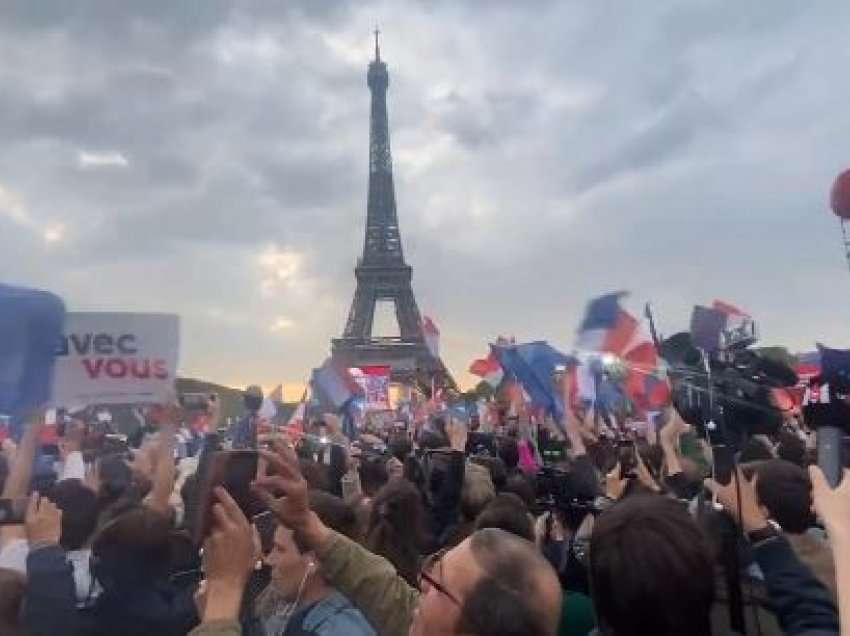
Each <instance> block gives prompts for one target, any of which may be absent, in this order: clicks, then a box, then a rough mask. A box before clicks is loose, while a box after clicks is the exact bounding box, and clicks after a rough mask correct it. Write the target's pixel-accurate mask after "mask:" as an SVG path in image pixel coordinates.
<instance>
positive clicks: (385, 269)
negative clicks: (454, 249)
mask: <svg viewBox="0 0 850 636" xmlns="http://www.w3.org/2000/svg"><path fill="white" fill-rule="evenodd" d="M378 35H379V31H378V30H377V29H376V30H375V59H374V60H372V61H371V62H370V63H369V71H368V73H367V75H366V78H367V84H368V85H369V90H370V91H371V93H372V111H371V116H370V129H369V197H368V203H367V211H366V238H365V241H364V244H363V256H362V257H361V258H360V259H359V260H358V262H357V267H356V268H355V269H354V273H355V276H356V278H357V289H356V291H355V292H354V301H353V302H352V303H351V310H350V312H349V314H348V322H347V323H346V325H345V331H344V332H343V335H342V338H336V339H334V340H333V344H332V355H333V357H334V359H336V360H338V361H340V362H342V363H344V364H345V365H346V366H349V367H354V366H357V367H359V366H370V365H385V366H389V367H391V368H392V380H393V381H394V382H402V383H412V382H418V383H420V384H423V385H425V386H434V385H436V386H452V387H453V386H454V381H453V380H452V378H451V376H450V374H449V373H448V371H447V369H446V367H445V366H444V365H443V363H442V361H441V360H440V359H439V358H437V357H435V356H433V355H432V354H431V352H430V351H429V349H428V347H427V345H426V344H425V337H424V334H423V332H422V318H421V316H420V314H419V307H418V306H417V304H416V298H415V297H414V295H413V288H412V287H411V285H410V283H411V278H412V275H413V269H412V268H411V267H410V265H408V264H407V263H406V262H405V260H404V253H403V251H402V245H401V234H400V233H399V228H398V215H397V213H396V202H395V188H394V186H393V164H392V155H391V154H390V130H389V121H388V118H387V88H388V87H389V83H390V78H389V74H388V73H387V65H386V64H385V63H384V62H383V61H382V60H381V51H380V48H379V45H378ZM382 301H391V302H393V303H394V304H395V315H396V319H397V321H398V326H399V336H397V337H374V336H373V335H372V327H373V322H374V317H375V306H376V304H377V303H378V302H382Z"/></svg>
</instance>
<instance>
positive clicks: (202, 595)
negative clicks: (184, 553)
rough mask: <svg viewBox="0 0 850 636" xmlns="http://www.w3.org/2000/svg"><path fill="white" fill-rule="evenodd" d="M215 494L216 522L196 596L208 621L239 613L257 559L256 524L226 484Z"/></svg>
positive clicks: (231, 616)
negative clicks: (246, 585)
mask: <svg viewBox="0 0 850 636" xmlns="http://www.w3.org/2000/svg"><path fill="white" fill-rule="evenodd" d="M215 496H216V497H217V498H218V502H217V503H216V504H214V505H213V508H212V512H213V517H214V519H215V522H214V525H213V529H212V532H211V533H210V535H209V537H207V540H206V541H205V542H204V572H205V574H206V581H205V582H204V583H203V584H202V585H201V587H200V588H199V590H198V594H197V595H196V597H195V603H196V604H197V606H198V609H199V611H201V612H202V613H203V619H204V622H205V623H208V622H211V621H215V620H233V619H235V618H237V617H238V615H239V607H240V605H241V603H242V594H243V591H244V588H245V584H246V583H247V581H248V577H249V576H250V575H251V572H252V570H253V569H254V566H255V564H256V563H257V559H258V551H257V544H258V543H259V539H258V538H257V537H256V534H257V530H256V528H253V527H252V526H251V525H250V524H249V523H248V519H247V518H246V517H245V515H244V514H243V513H242V510H240V509H239V506H238V505H237V504H236V502H235V501H234V500H233V498H232V497H231V496H230V495H229V494H228V492H227V491H226V490H225V489H224V488H220V487H219V488H216V489H215Z"/></svg>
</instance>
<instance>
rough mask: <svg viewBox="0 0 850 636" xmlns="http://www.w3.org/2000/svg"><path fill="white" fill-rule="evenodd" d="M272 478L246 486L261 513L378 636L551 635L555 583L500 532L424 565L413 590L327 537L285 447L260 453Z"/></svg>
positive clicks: (377, 562)
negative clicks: (288, 532) (262, 506)
mask: <svg viewBox="0 0 850 636" xmlns="http://www.w3.org/2000/svg"><path fill="white" fill-rule="evenodd" d="M262 453H263V456H264V458H265V459H266V461H267V462H268V465H269V467H270V469H271V470H270V474H272V475H273V476H268V477H264V478H262V479H260V480H258V481H257V482H256V483H255V485H254V487H255V490H256V492H257V494H258V495H259V496H260V497H262V498H263V500H264V501H265V502H266V504H267V505H268V507H269V509H270V510H272V512H273V513H274V514H275V515H276V516H277V517H278V518H279V519H280V521H281V522H282V523H284V524H286V526H287V527H289V528H292V529H293V530H294V532H295V538H296V540H297V541H298V542H299V543H300V544H301V546H302V548H303V549H306V550H310V551H312V553H313V554H315V556H316V558H317V559H318V560H319V561H320V563H321V567H322V570H323V572H324V573H325V576H326V577H327V579H328V581H329V583H330V584H331V585H333V586H334V587H335V588H336V589H338V590H339V591H340V592H341V593H342V594H344V595H345V596H346V597H348V599H350V600H351V601H352V603H354V605H356V606H357V607H358V609H360V611H362V612H363V614H364V615H365V616H366V618H367V619H368V620H369V622H370V623H371V624H372V626H373V627H374V628H375V629H376V631H378V633H380V634H382V635H383V636H403V635H405V634H410V635H413V636H420V635H422V636H425V635H427V636H443V635H446V636H448V635H454V634H470V635H476V636H538V635H539V636H554V634H555V633H556V632H557V627H558V620H559V615H560V610H561V600H562V599H561V587H560V584H559V582H558V577H557V575H556V573H555V571H554V570H553V569H552V567H551V566H550V565H549V563H548V562H547V561H546V560H545V559H544V558H543V557H542V556H541V555H540V554H539V553H538V551H537V549H536V547H535V546H534V545H533V544H531V543H529V542H528V541H524V540H523V539H520V538H518V537H515V536H513V535H510V534H508V533H506V532H504V531H502V530H497V529H485V530H479V531H478V532H475V533H474V534H473V535H472V536H470V537H469V538H468V539H466V540H465V541H464V542H463V543H461V544H460V545H458V546H457V547H455V548H453V549H451V550H449V551H447V552H445V553H438V554H437V555H435V556H434V557H433V558H431V559H428V560H426V562H425V565H424V567H423V569H422V572H421V575H420V585H419V589H416V588H413V587H411V586H410V585H408V584H407V583H406V582H405V580H404V579H402V578H401V577H399V576H398V575H397V574H396V572H395V570H394V568H393V566H392V565H391V564H390V563H389V562H388V561H387V560H386V559H384V558H383V557H380V556H377V555H375V554H372V553H371V552H369V551H368V550H366V549H365V548H363V547H362V546H360V545H359V544H357V543H355V542H353V541H351V540H349V539H347V538H346V537H343V536H342V535H340V534H338V533H335V532H334V531H332V530H331V529H330V528H328V527H327V526H325V525H324V524H323V523H322V522H321V521H320V520H319V518H318V516H316V514H315V513H313V512H312V511H311V510H310V507H309V504H308V495H307V490H308V489H307V483H306V482H305V480H304V478H303V477H302V475H301V473H300V471H299V468H298V461H297V458H296V456H295V453H294V451H293V450H292V449H291V448H288V447H287V448H281V449H279V452H278V453H271V452H268V451H262Z"/></svg>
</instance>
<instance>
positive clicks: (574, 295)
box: [0, 0, 850, 399]
mask: <svg viewBox="0 0 850 636" xmlns="http://www.w3.org/2000/svg"><path fill="white" fill-rule="evenodd" d="M848 20H850V4H848V3H839V2H814V3H801V2H798V1H797V0H771V2H764V1H763V0H747V1H743V2H738V3H733V4H729V3H721V2H713V1H699V0H654V1H653V2H639V3H637V2H635V3H625V2H624V3H610V2H588V1H585V0H582V1H578V0H576V1H575V2H573V1H563V2H556V1H546V0H536V1H535V2H507V1H496V0H494V1H492V2H480V1H479V0H451V1H450V0H443V1H439V0H431V1H427V2H426V1H425V0H422V1H414V0H410V1H406V2H400V1H387V2H383V3H382V2H365V1H360V0H358V1H356V2H355V1H353V0H351V1H347V2H344V1H334V2H331V1H330V0H327V1H326V0H301V1H300V2H296V1H295V0H287V1H285V2H283V1H279V0H265V1H263V0H256V1H252V2H235V1H226V0H205V1H204V2H191V1H189V0H185V1H177V2H175V1H173V0H145V2H131V1H129V0H127V1H116V0H77V1H75V2H30V1H29V0H9V1H7V2H3V3H2V5H0V147H2V152H0V272H2V280H3V281H4V282H9V283H14V284H24V285H33V286H40V287H43V288H48V289H51V290H54V291H56V292H58V293H60V294H61V295H62V296H63V297H64V298H65V300H66V303H67V305H68V306H69V308H70V309H73V310H122V311H124V310H134V311H169V312H176V313H179V314H180V316H181V317H182V321H183V322H182V337H183V348H182V351H181V367H182V371H183V373H185V374H188V375H193V376H199V377H205V378H208V379H212V380H215V381H219V382H223V383H227V384H231V385H235V386H241V385H244V384H246V383H249V382H254V381H257V382H260V383H262V384H264V385H266V386H271V385H273V384H276V383H277V382H280V381H282V382H285V383H287V384H288V385H290V391H289V394H288V395H287V397H289V398H291V399H295V398H296V397H297V395H296V393H297V389H295V387H294V385H296V384H298V383H300V382H303V380H304V379H305V378H306V376H307V373H308V370H309V368H310V367H312V366H315V365H316V364H318V363H319V362H320V361H321V360H322V358H323V357H324V356H325V355H326V354H327V352H328V348H329V341H330V338H331V337H333V336H336V335H339V334H340V332H341V330H342V327H343V324H344V321H345V318H346V315H347V312H348V307H349V304H350V302H351V297H352V294H353V290H354V277H353V273H352V268H353V265H354V261H355V258H356V257H357V254H358V252H359V250H360V249H361V247H362V232H363V229H362V225H363V221H364V216H365V200H366V183H367V137H368V112H369V110H368V109H369V92H368V89H367V88H366V82H365V74H366V65H367V62H368V60H369V58H370V57H371V51H372V45H371V39H370V38H371V33H370V32H371V30H372V28H373V27H374V25H375V23H379V24H380V25H381V28H382V29H383V36H382V41H383V44H382V49H383V57H384V58H385V59H386V61H387V62H388V64H389V69H390V95H389V109H390V124H391V130H392V145H393V159H394V165H395V177H396V188H397V198H398V206H399V216H400V222H401V229H402V235H403V240H404V246H405V250H406V257H407V259H408V261H409V262H410V264H411V265H413V267H414V288H415V291H416V294H417V297H418V300H419V304H420V308H421V309H422V311H423V313H426V314H429V315H431V316H433V318H434V319H435V321H436V322H437V323H438V325H439V326H440V327H441V330H442V333H443V338H442V346H443V350H444V353H445V358H446V361H447V363H448V365H449V366H450V368H451V369H452V370H453V371H454V372H455V373H456V375H457V376H458V378H459V379H460V380H461V381H462V382H463V383H467V382H469V378H468V376H466V375H465V373H464V370H465V368H466V367H467V365H468V363H469V361H470V360H471V359H472V358H473V357H476V356H477V355H479V354H481V353H483V352H484V351H485V349H486V343H487V341H488V340H490V339H493V338H494V337H495V336H496V335H498V334H515V335H516V336H517V337H518V338H519V339H530V338H548V339H550V340H551V341H553V342H555V343H557V344H558V345H561V346H564V347H567V346H569V345H570V343H571V342H572V340H573V337H574V332H575V328H576V325H577V322H578V320H579V319H580V316H581V314H582V311H583V307H584V304H585V302H586V301H587V299H588V298H590V297H592V296H594V295H597V294H599V293H603V292H606V291H611V290H615V289H629V290H631V291H632V292H633V294H632V297H631V303H632V307H634V308H636V307H639V306H640V303H642V302H643V301H644V300H647V299H649V300H652V301H653V303H654V305H655V308H656V311H657V312H658V314H659V321H660V323H661V327H662V330H663V331H664V332H665V333H670V332H673V331H674V330H678V329H680V328H682V327H684V326H685V325H686V322H687V317H688V314H689V312H690V308H691V306H692V305H693V304H694V303H695V302H710V301H711V300H712V299H713V298H715V297H719V298H723V299H725V300H728V301H730V302H733V303H735V304H738V305H740V306H742V307H743V308H745V309H748V310H749V311H750V312H751V313H752V314H754V315H755V316H756V318H757V319H758V320H759V322H760V325H761V332H762V336H763V342H764V343H766V344H785V345H787V346H789V347H791V348H792V349H796V350H799V349H808V348H810V347H811V346H812V344H813V342H814V341H815V340H816V339H819V340H823V341H825V342H827V343H832V344H834V345H836V346H850V329H848V327H847V321H848V317H850V274H848V271H847V265H846V262H845V258H844V254H843V250H842V246H841V240H840V232H839V224H838V221H837V220H836V219H835V218H834V217H833V216H832V215H831V214H830V213H829V211H828V205H827V202H828V191H829V187H830V185H831V182H832V180H833V179H834V177H835V175H836V174H837V173H838V172H839V171H840V170H841V169H843V168H845V167H847V166H850V149H848V148H847V147H845V145H844V144H845V143H846V141H847V140H848V139H850V110H848V107H847V104H848V101H850V86H848V85H847V82H846V72H847V68H848V67H850V48H848V47H847V33H846V25H847V24H848Z"/></svg>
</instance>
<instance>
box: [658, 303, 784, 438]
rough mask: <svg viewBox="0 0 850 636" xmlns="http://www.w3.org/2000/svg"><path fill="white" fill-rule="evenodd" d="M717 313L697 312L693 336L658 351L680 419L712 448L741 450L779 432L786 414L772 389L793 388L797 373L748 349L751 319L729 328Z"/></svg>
mask: <svg viewBox="0 0 850 636" xmlns="http://www.w3.org/2000/svg"><path fill="white" fill-rule="evenodd" d="M718 314H721V312H718V311H717V310H716V309H711V308H706V307H695V308H694V313H693V315H692V318H691V330H690V332H681V333H678V334H675V335H674V336H672V337H670V338H668V339H667V340H665V341H664V342H662V343H660V344H659V352H660V355H661V357H662V358H664V360H665V361H666V362H667V364H668V367H669V368H668V377H669V379H670V383H671V386H672V402H673V405H674V406H675V407H676V410H677V411H678V412H679V414H680V415H681V416H682V418H683V419H684V420H685V421H686V422H687V423H689V424H691V425H692V426H694V427H696V428H697V430H698V431H699V432H700V434H701V435H703V436H706V434H707V436H708V438H709V439H710V440H711V442H712V444H723V445H726V446H729V447H732V448H738V447H740V445H741V443H742V441H743V440H744V439H745V438H746V437H747V436H748V435H759V434H772V433H775V432H776V431H777V430H778V429H779V427H780V426H781V425H782V421H783V415H782V411H781V409H779V408H778V407H777V406H776V404H775V403H774V401H773V396H772V389H774V388H779V387H788V386H793V385H795V384H796V383H797V374H796V373H795V372H794V371H793V370H792V369H791V368H790V367H788V366H786V365H784V364H782V363H781V362H777V361H775V360H770V359H767V358H765V357H764V356H761V355H760V354H759V353H757V352H756V351H754V350H752V349H750V348H749V347H750V346H751V345H752V344H754V343H755V342H757V333H756V329H755V324H754V323H753V322H752V319H748V320H738V321H737V322H736V324H735V325H732V326H730V327H729V328H726V327H725V326H724V323H723V322H719V319H718ZM721 318H722V314H721Z"/></svg>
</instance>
